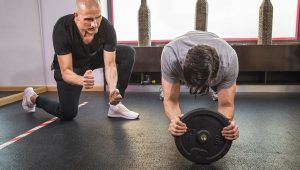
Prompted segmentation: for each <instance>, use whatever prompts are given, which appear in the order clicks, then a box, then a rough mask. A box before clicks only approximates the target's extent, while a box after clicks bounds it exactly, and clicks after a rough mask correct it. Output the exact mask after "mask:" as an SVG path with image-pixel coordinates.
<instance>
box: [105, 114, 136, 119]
mask: <svg viewBox="0 0 300 170" xmlns="http://www.w3.org/2000/svg"><path fill="white" fill-rule="evenodd" d="M107 117H109V118H124V119H130V120H135V119H139V117H140V115H138V116H137V117H136V118H132V117H128V116H119V115H111V114H107Z"/></svg>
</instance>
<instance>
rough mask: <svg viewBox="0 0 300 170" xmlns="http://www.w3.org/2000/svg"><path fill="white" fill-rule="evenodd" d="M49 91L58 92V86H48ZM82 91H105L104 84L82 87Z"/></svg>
mask: <svg viewBox="0 0 300 170" xmlns="http://www.w3.org/2000/svg"><path fill="white" fill-rule="evenodd" d="M47 91H49V92H56V91H57V88H56V86H47ZM82 91H91V92H93V91H97V92H98V91H104V86H103V85H96V86H94V87H93V88H92V89H84V88H83V89H82Z"/></svg>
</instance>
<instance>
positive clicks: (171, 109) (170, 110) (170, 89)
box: [162, 78, 181, 120]
mask: <svg viewBox="0 0 300 170" xmlns="http://www.w3.org/2000/svg"><path fill="white" fill-rule="evenodd" d="M162 88H163V93H164V101H163V104H164V109H165V113H166V115H167V116H168V118H169V119H170V120H172V119H173V118H174V117H176V116H179V115H181V110H180V107H179V100H178V99H179V92H180V83H179V82H178V83H174V84H172V83H169V82H167V81H166V80H165V79H164V78H162Z"/></svg>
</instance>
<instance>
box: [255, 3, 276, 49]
mask: <svg viewBox="0 0 300 170" xmlns="http://www.w3.org/2000/svg"><path fill="white" fill-rule="evenodd" d="M272 24H273V5H272V3H271V1H270V0H264V1H263V2H262V4H261V6H260V8H259V33H258V42H257V43H258V44H263V45H267V44H272Z"/></svg>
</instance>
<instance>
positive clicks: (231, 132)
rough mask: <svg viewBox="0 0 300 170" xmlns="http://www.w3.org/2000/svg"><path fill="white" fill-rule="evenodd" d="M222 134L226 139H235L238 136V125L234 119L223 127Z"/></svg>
mask: <svg viewBox="0 0 300 170" xmlns="http://www.w3.org/2000/svg"><path fill="white" fill-rule="evenodd" d="M222 136H224V137H225V139H228V140H236V139H237V138H238V137H239V126H238V125H236V124H235V121H230V124H229V125H228V126H226V127H224V128H223V130H222Z"/></svg>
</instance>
